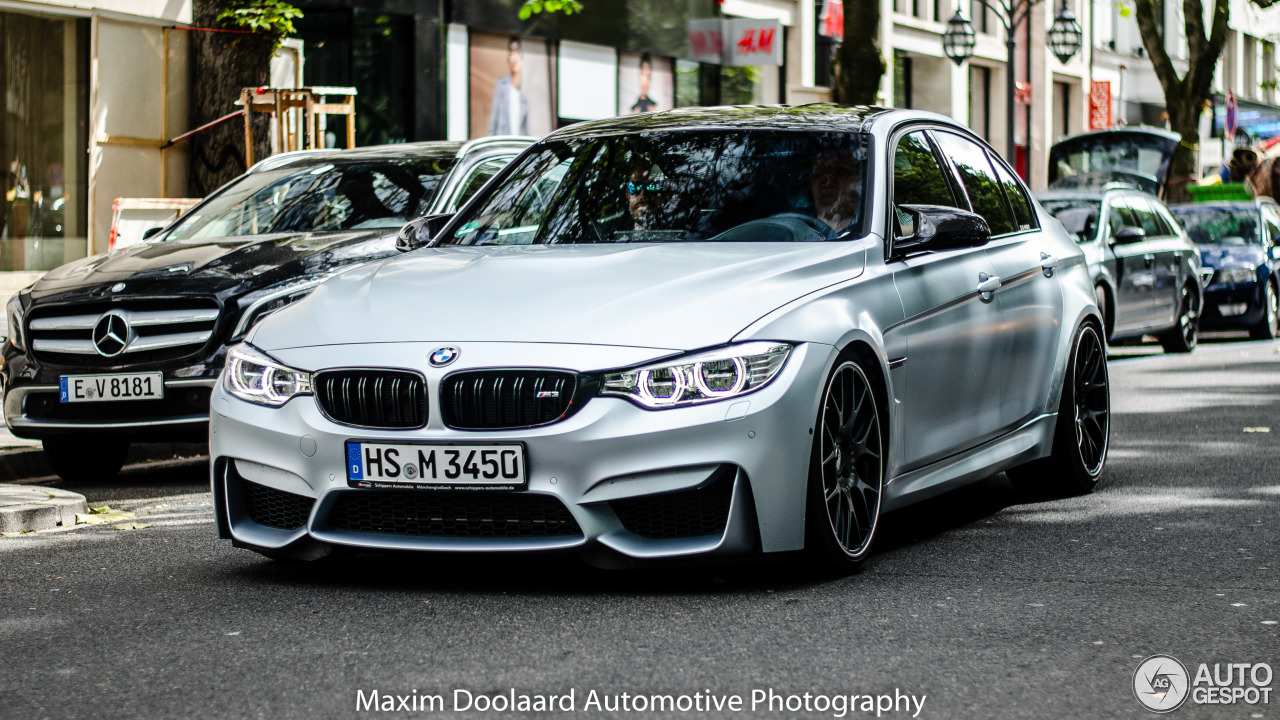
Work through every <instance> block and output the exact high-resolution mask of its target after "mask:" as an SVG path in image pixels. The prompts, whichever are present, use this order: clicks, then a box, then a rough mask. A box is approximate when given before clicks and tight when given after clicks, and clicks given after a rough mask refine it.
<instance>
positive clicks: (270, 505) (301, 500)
mask: <svg viewBox="0 0 1280 720" xmlns="http://www.w3.org/2000/svg"><path fill="white" fill-rule="evenodd" d="M244 499H245V504H246V505H247V506H248V509H249V519H250V520H252V521H254V522H256V523H258V524H259V525H265V526H267V527H273V528H279V529H281V530H296V529H298V528H300V527H302V526H303V525H306V524H307V518H309V517H311V506H312V505H313V504H315V500H312V499H311V498H309V497H305V496H302V495H295V494H293V493H291V492H285V491H283V490H276V489H275V488H269V487H267V486H266V485H259V484H258V483H254V482H249V481H248V480H245V481H244Z"/></svg>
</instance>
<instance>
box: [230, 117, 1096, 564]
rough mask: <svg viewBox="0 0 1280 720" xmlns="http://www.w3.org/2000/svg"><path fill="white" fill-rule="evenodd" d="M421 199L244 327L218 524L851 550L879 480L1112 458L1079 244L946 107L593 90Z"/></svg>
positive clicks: (237, 528)
mask: <svg viewBox="0 0 1280 720" xmlns="http://www.w3.org/2000/svg"><path fill="white" fill-rule="evenodd" d="M432 220H433V219H426V220H423V221H420V222H415V223H410V224H409V225H408V226H406V228H405V231H404V236H403V237H402V239H403V240H404V243H403V246H404V247H405V249H406V250H410V252H408V253H407V254H406V255H405V256H404V257H399V258H394V259H390V260H386V261H382V262H378V263H373V264H370V265H366V266H365V267H363V268H358V269H356V270H353V271H351V272H348V273H343V274H342V275H340V276H338V277H335V278H333V279H332V280H329V281H327V282H326V283H324V284H323V285H321V286H320V288H319V289H317V290H316V292H315V293H314V294H312V295H311V296H310V297H308V298H306V299H305V300H303V301H302V302H300V303H296V304H294V305H293V306H291V307H289V308H286V309H285V310H283V311H281V312H280V313H277V314H275V315H273V316H272V317H270V318H267V319H266V320H265V321H264V322H263V323H262V324H260V325H259V326H258V327H257V328H255V329H254V330H253V331H252V332H251V333H250V335H249V336H248V337H247V338H246V339H245V341H244V342H243V343H240V344H237V345H235V346H234V347H232V348H231V349H230V350H229V351H228V358H229V359H228V363H227V366H226V369H225V371H224V373H223V379H222V382H221V383H219V384H218V386H217V388H215V390H214V400H213V416H212V418H211V423H212V428H213V430H212V433H211V436H210V437H211V443H210V461H211V462H210V468H211V481H212V490H213V497H214V504H215V514H216V518H217V524H218V532H219V534H220V535H221V536H222V537H224V538H230V539H233V540H234V541H235V542H236V544H237V545H239V546H241V547H247V548H250V549H253V550H255V551H258V552H261V553H263V554H266V555H269V556H275V557H298V558H311V557H316V556H317V555H319V554H323V553H324V552H326V551H327V549H329V548H331V547H333V546H347V547H352V546H354V547H363V548H374V549H401V550H419V551H472V552H476V551H488V552H511V551H525V552H527V551H535V550H545V551H551V550H575V551H580V552H582V553H584V555H585V556H586V557H587V558H588V559H589V560H591V561H593V562H596V563H599V564H603V565H618V564H629V563H634V562H638V561H644V560H654V559H676V558H685V559H688V558H697V557H714V556H724V555H735V554H749V553H757V552H763V553H771V554H777V553H783V552H789V551H797V550H802V549H803V550H806V551H808V553H809V554H810V556H811V557H812V559H813V560H814V561H816V562H818V563H821V564H823V565H825V566H828V567H830V568H835V569H842V570H848V569H851V568H853V567H856V566H857V565H858V564H859V563H861V562H862V561H863V560H865V559H866V557H867V556H868V553H869V552H870V549H871V547H872V543H873V540H874V538H875V535H876V528H877V526H878V521H879V518H880V515H881V513H882V512H883V511H886V510H890V509H893V508H897V507H903V506H905V505H908V504H910V503H913V502H916V501H919V500H922V499H924V498H928V497H932V496H936V495H938V494H940V493H943V492H945V491H947V490H949V489H951V488H954V487H957V486H959V485H961V484H964V483H967V482H970V481H973V480H976V479H979V478H982V477H985V476H989V475H991V474H994V473H998V472H1001V471H1008V472H1009V473H1010V474H1011V475H1012V476H1013V477H1014V478H1015V479H1017V480H1019V481H1020V482H1024V483H1028V484H1030V485H1034V486H1040V487H1045V486H1054V487H1056V488H1057V489H1058V490H1060V491H1067V492H1073V493H1080V492H1087V491H1089V490H1090V489H1092V488H1093V486H1094V484H1095V483H1096V482H1097V481H1098V477H1099V474H1100V473H1101V472H1102V468H1103V464H1104V462H1105V459H1106V451H1107V442H1108V429H1109V426H1110V423H1109V391H1108V383H1107V366H1106V355H1105V346H1104V340H1103V337H1102V335H1101V331H1102V318H1101V316H1100V315H1099V314H1098V310H1097V307H1096V306H1095V304H1094V295H1093V284H1092V279H1091V277H1090V276H1089V273H1088V268H1087V266H1086V264H1085V258H1084V255H1083V254H1082V253H1081V251H1080V249H1079V247H1078V246H1077V244H1076V243H1075V242H1074V238H1073V237H1071V236H1069V235H1068V234H1067V233H1065V232H1064V231H1063V230H1062V227H1061V225H1059V224H1058V223H1056V222H1054V221H1053V220H1052V218H1050V217H1049V216H1048V215H1047V214H1046V213H1044V212H1043V211H1042V210H1040V209H1039V208H1038V206H1037V205H1036V204H1035V203H1034V202H1033V201H1032V200H1031V197H1030V194H1029V193H1028V192H1027V189H1026V187H1025V186H1024V185H1023V184H1022V182H1021V181H1020V180H1018V178H1017V176H1016V175H1015V174H1014V172H1013V171H1012V170H1011V169H1010V168H1009V166H1008V165H1006V164H1005V163H1004V161H1003V160H1002V159H1001V158H1000V156H999V155H998V154H997V153H995V152H994V151H992V150H991V148H990V147H988V146H987V145H986V143H985V142H983V141H982V140H981V139H979V138H978V137H976V136H975V135H974V134H973V133H971V132H970V131H969V130H967V129H966V128H964V127H963V126H961V125H959V124H957V123H956V122H954V121H953V120H951V119H949V118H946V117H943V116H940V115H935V114H932V113H924V112H919V111H914V110H881V109H876V108H865V107H863V108H843V107H837V106H831V105H806V106H802V107H791V108H785V107H773V108H770V107H760V106H756V107H750V108H715V109H699V108H684V109H681V110H678V111H673V112H667V113H656V114H646V115H643V116H639V117H633V118H618V119H612V120H604V121H597V122H587V123H582V124H579V125H574V126H571V127H568V128H563V129H561V130H559V131H557V132H555V133H552V134H551V135H549V136H548V137H547V138H545V139H543V140H542V141H540V142H539V143H538V144H537V145H536V146H534V148H532V149H531V150H530V151H529V152H528V153H527V154H525V155H524V156H523V157H522V158H521V159H520V160H517V161H516V162H515V163H513V164H512V165H511V166H509V167H508V168H507V169H506V170H504V171H503V173H502V175H500V176H499V177H498V178H496V179H495V181H494V183H493V184H491V185H489V186H488V187H487V188H486V189H485V190H484V191H482V193H481V194H480V195H478V196H477V197H476V198H475V199H474V200H473V201H472V202H471V203H470V204H468V206H467V207H466V208H464V209H463V210H462V211H461V212H459V213H458V214H457V215H456V216H455V217H453V218H452V219H450V220H447V221H444V222H442V223H441V222H439V219H438V218H437V219H434V220H436V221H437V222H435V223H433V222H432ZM415 246H418V247H420V249H417V250H414V249H413V248H414V247H415ZM440 302H447V303H448V304H449V305H448V307H449V311H448V312H427V313H424V312H422V310H421V308H423V307H429V306H433V305H435V304H437V303H440ZM300 438H301V440H302V445H301V447H300V446H299V439H300ZM300 449H301V452H300V451H299V450H300ZM427 491H429V492H427Z"/></svg>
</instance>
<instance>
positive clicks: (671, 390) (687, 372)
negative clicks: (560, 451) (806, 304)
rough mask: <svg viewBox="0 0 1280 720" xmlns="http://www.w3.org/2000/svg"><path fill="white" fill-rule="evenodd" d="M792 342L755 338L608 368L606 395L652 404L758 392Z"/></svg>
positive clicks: (696, 401)
mask: <svg viewBox="0 0 1280 720" xmlns="http://www.w3.org/2000/svg"><path fill="white" fill-rule="evenodd" d="M791 349H792V346H791V345H788V344H786V343H777V342H749V343H742V344H740V345H730V346H728V347H724V348H719V349H716V350H710V351H707V352H704V353H697V354H695V355H690V356H687V357H684V358H679V359H676V360H673V361H668V362H664V363H659V364H654V365H650V366H648V367H642V368H636V369H632V370H621V371H617V372H608V373H604V376H603V378H602V381H603V382H602V383H601V389H600V394H601V395H614V396H619V397H625V398H627V399H629V400H632V401H634V402H636V403H639V404H640V405H642V406H644V407H647V408H653V409H657V408H669V407H681V406H686V405H696V404H699V403H706V402H714V401H716V400H724V399H727V398H732V397H737V396H739V395H744V394H746V393H750V392H754V391H755V390H759V389H760V388H762V387H764V386H765V385H767V384H768V383H769V381H770V380H772V379H773V378H774V377H775V376H777V374H778V372H779V371H780V370H782V366H783V365H784V364H786V361H787V357H788V356H789V355H790V354H791Z"/></svg>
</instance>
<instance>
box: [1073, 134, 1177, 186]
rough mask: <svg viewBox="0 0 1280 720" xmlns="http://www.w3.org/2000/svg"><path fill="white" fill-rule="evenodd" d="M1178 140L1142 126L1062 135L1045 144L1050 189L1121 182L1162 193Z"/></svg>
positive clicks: (1170, 135) (1173, 135)
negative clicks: (1053, 141) (1062, 136)
mask: <svg viewBox="0 0 1280 720" xmlns="http://www.w3.org/2000/svg"><path fill="white" fill-rule="evenodd" d="M1178 140H1179V137H1178V135H1177V133H1172V132H1169V131H1168V130H1162V129H1160V128H1153V127H1141V126H1134V127H1123V128H1117V129H1113V130H1097V131H1094V132H1087V133H1081V134H1079V135H1072V136H1071V137H1067V138H1063V139H1061V140H1059V141H1058V142H1056V143H1054V144H1053V147H1051V148H1049V187H1050V189H1052V190H1098V191H1100V190H1101V189H1102V188H1103V186H1104V185H1105V184H1106V183H1110V182H1123V183H1127V184H1129V185H1132V186H1134V187H1136V188H1138V189H1139V190H1142V191H1144V192H1148V193H1151V194H1152V195H1155V196H1157V197H1163V196H1164V189H1165V186H1166V184H1167V183H1168V179H1169V167H1170V165H1171V164H1172V161H1173V151H1174V148H1176V147H1177V146H1178Z"/></svg>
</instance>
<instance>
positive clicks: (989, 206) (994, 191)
mask: <svg viewBox="0 0 1280 720" xmlns="http://www.w3.org/2000/svg"><path fill="white" fill-rule="evenodd" d="M937 138H938V143H939V144H940V145H941V146H942V151H943V152H944V153H945V154H946V155H947V156H948V157H950V158H951V161H952V162H953V163H955V166H956V170H957V171H959V173H960V180H961V182H963V183H964V189H965V192H966V193H968V195H969V202H970V203H971V204H972V205H973V211H974V212H976V213H977V214H979V215H981V216H982V217H983V219H985V220H986V221H987V225H988V226H990V227H991V234H992V235H1003V234H1005V233H1010V232H1014V231H1015V230H1017V226H1016V225H1014V223H1013V218H1012V217H1010V215H1009V207H1008V205H1006V204H1005V199H1004V191H1003V190H1002V189H1001V188H1000V181H999V180H998V179H997V178H996V176H995V172H994V171H993V170H992V168H991V161H990V160H989V159H988V158H987V153H986V151H985V150H983V149H982V148H981V147H979V146H978V145H975V144H974V143H972V142H970V141H968V140H965V139H964V138H962V137H959V136H957V135H952V134H950V133H938V134H937Z"/></svg>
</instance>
